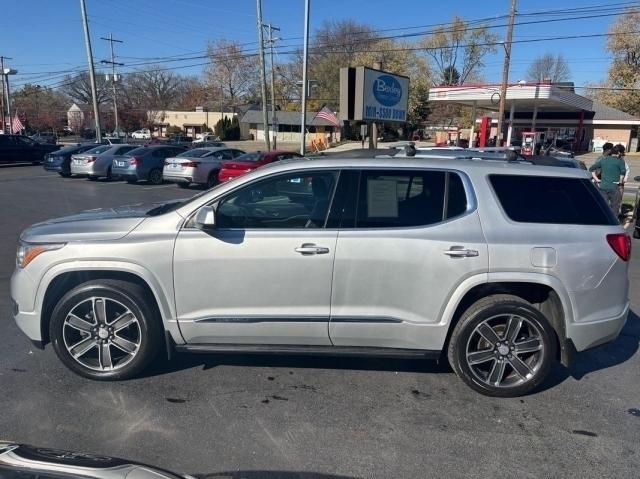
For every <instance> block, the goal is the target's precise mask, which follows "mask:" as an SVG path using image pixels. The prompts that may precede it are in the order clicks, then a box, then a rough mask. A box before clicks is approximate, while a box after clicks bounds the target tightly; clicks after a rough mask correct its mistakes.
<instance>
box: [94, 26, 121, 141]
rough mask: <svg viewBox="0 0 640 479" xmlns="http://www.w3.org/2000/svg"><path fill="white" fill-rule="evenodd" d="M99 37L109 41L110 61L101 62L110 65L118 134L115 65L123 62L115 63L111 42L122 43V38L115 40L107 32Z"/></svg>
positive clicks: (114, 115) (111, 34)
mask: <svg viewBox="0 0 640 479" xmlns="http://www.w3.org/2000/svg"><path fill="white" fill-rule="evenodd" d="M100 39H101V40H106V41H107V42H109V43H110V44H111V61H107V60H102V62H101V63H105V64H110V65H111V86H112V87H113V117H114V119H115V124H116V132H118V134H119V130H118V96H117V92H116V81H118V80H117V77H116V65H118V66H120V67H122V66H124V63H117V62H116V56H115V55H114V53H113V42H116V43H122V40H115V39H114V38H113V33H110V34H109V38H104V37H100Z"/></svg>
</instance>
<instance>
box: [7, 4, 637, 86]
mask: <svg viewBox="0 0 640 479" xmlns="http://www.w3.org/2000/svg"><path fill="white" fill-rule="evenodd" d="M619 3H631V2H618V1H617V0H520V1H519V2H518V12H519V13H521V14H528V13H529V14H530V13H534V12H540V11H544V10H560V9H568V8H575V7H588V6H591V5H593V6H596V5H603V4H606V5H609V6H613V5H618V4H619ZM509 4H510V1H509V0H491V1H484V2H481V1H477V0H457V1H455V2H436V1H431V0H311V14H310V32H311V35H313V32H314V31H315V29H316V28H317V27H318V26H320V25H321V24H322V22H324V21H327V20H340V19H354V20H356V21H358V22H362V23H366V24H369V25H371V26H372V27H374V28H375V29H380V30H382V29H384V30H388V29H397V30H391V31H390V32H385V33H384V34H385V35H386V34H392V35H395V34H401V33H414V32H420V31H428V29H429V28H432V26H433V25H434V24H438V23H446V22H449V21H451V18H452V17H453V16H454V15H459V16H460V17H462V18H464V19H466V20H477V19H484V18H491V19H496V18H497V17H501V16H503V15H506V14H507V13H508V10H509ZM86 5H87V11H88V15H89V21H90V25H89V28H90V31H91V38H92V42H93V51H94V56H95V59H96V63H98V62H99V61H100V60H101V59H107V58H108V55H109V50H108V46H109V45H108V43H107V42H105V41H104V40H101V39H100V37H105V36H108V35H109V33H113V36H114V38H116V39H119V40H122V41H123V43H121V44H116V46H115V48H116V55H117V57H118V58H117V61H119V62H123V63H125V66H124V67H123V68H122V71H123V72H126V71H130V70H132V69H133V68H140V66H138V67H135V66H134V64H135V63H143V62H149V63H150V62H153V61H154V60H155V59H157V58H164V57H170V56H174V57H176V58H181V57H185V56H186V57H189V56H197V55H200V54H202V53H203V51H204V50H205V49H206V45H207V42H209V41H211V40H215V39H218V38H227V39H231V40H236V41H238V42H241V43H243V44H246V46H245V48H247V49H248V50H249V49H255V48H256V45H257V33H256V1H255V0H233V1H230V0H224V1H223V0H86ZM262 10H263V21H264V22H271V23H272V24H273V25H274V26H277V27H279V28H280V32H277V36H278V37H280V38H281V39H280V40H279V41H278V42H277V43H276V47H277V48H276V53H278V52H279V51H280V52H282V53H280V54H279V58H280V59H284V58H283V57H285V53H284V52H286V51H288V50H291V49H292V48H293V47H295V46H297V45H300V44H301V42H302V40H301V38H302V34H303V19H304V1H303V0H263V6H262ZM594 15H607V13H606V10H603V9H601V8H597V9H595V10H594V11H592V12H590V13H587V14H586V16H594ZM558 16H559V17H562V16H564V15H563V14H560V15H558ZM540 18H545V19H548V18H549V17H539V16H536V15H528V16H522V17H518V19H517V20H516V21H517V22H530V21H536V19H540ZM614 19H615V17H614V16H599V17H596V18H585V19H580V20H571V21H558V22H549V23H547V22H543V23H537V24H528V25H516V27H515V30H514V40H515V41H519V40H532V39H535V38H541V37H549V36H570V35H588V34H602V33H606V32H607V30H608V29H609V27H610V25H611V24H612V22H613V21H614ZM493 23H494V24H495V25H496V28H494V29H492V31H493V32H495V33H496V34H498V35H499V36H500V37H501V38H504V36H505V35H506V27H505V26H501V25H504V24H505V23H506V22H505V21H504V19H496V20H494V22H493ZM410 27H413V28H410ZM0 32H2V35H0V55H4V56H6V57H11V58H12V60H7V62H6V63H7V65H8V66H11V67H12V68H16V69H17V70H18V75H15V76H13V77H11V82H12V84H13V85H14V86H15V87H19V86H20V85H22V84H25V83H27V82H31V83H35V84H41V85H43V86H46V85H49V86H56V84H57V83H59V82H60V81H61V80H62V78H63V76H64V74H65V73H67V72H66V71H67V70H73V69H79V68H80V69H84V68H86V67H87V56H86V50H85V46H84V36H83V35H84V34H83V30H82V23H81V16H80V2H79V0H22V1H10V0H0ZM605 41H606V38H605V37H593V38H581V39H565V40H555V41H540V42H525V43H514V46H513V52H512V67H511V72H510V77H509V78H510V80H511V81H518V80H521V79H526V71H527V68H528V66H529V64H530V62H531V60H532V59H533V58H535V57H536V56H537V55H540V54H543V53H546V52H552V53H562V54H563V55H564V56H565V58H566V59H567V60H568V62H569V66H570V69H571V73H572V75H571V76H572V80H573V81H574V82H575V84H576V85H585V84H587V83H589V82H597V81H599V80H602V79H604V78H605V77H606V71H607V68H608V65H609V62H610V58H609V56H608V54H607V53H606V51H605V49H604V46H605ZM501 50H502V49H499V50H498V51H497V52H496V53H495V54H492V55H491V56H489V57H487V59H486V61H485V62H486V66H485V67H484V69H483V71H482V74H483V76H484V78H485V79H486V80H487V81H488V82H499V81H500V79H501V72H502V59H503V52H502V51H501ZM254 51H255V50H254ZM202 62H203V60H196V59H194V60H189V61H181V62H172V63H169V64H165V65H170V66H175V67H180V68H179V69H176V71H177V72H180V73H184V74H196V75H197V74H198V73H199V72H201V71H202V68H203V67H202V66H190V65H197V64H198V63H202Z"/></svg>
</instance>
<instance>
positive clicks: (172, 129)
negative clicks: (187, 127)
mask: <svg viewBox="0 0 640 479" xmlns="http://www.w3.org/2000/svg"><path fill="white" fill-rule="evenodd" d="M182 133H183V132H182V128H180V127H179V126H176V125H171V126H169V127H167V136H171V135H181V134H182Z"/></svg>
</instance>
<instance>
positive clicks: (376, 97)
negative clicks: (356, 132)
mask: <svg viewBox="0 0 640 479" xmlns="http://www.w3.org/2000/svg"><path fill="white" fill-rule="evenodd" d="M359 69H360V70H359V71H358V72H357V73H356V89H358V88H362V110H360V111H361V112H362V113H360V115H358V114H357V113H356V114H355V118H354V119H355V120H381V121H385V122H405V121H407V106H408V101H409V79H408V78H407V77H404V76H400V75H393V74H391V73H386V72H381V71H378V70H372V69H370V68H364V67H359ZM358 74H359V75H360V76H359V78H358ZM359 81H360V82H361V83H359ZM358 84H360V85H362V86H361V87H359V86H358Z"/></svg>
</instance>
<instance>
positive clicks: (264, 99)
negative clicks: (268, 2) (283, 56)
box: [256, 0, 271, 151]
mask: <svg viewBox="0 0 640 479" xmlns="http://www.w3.org/2000/svg"><path fill="white" fill-rule="evenodd" d="M256 10H257V14H258V41H259V42H260V87H261V89H262V126H263V129H264V142H265V145H266V147H267V151H268V150H271V139H270V138H269V118H268V117H267V79H266V73H265V68H264V35H263V34H262V1H261V0H256Z"/></svg>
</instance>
